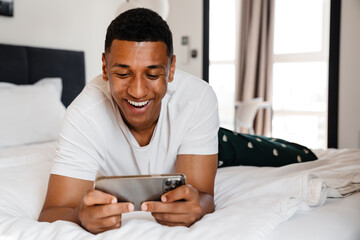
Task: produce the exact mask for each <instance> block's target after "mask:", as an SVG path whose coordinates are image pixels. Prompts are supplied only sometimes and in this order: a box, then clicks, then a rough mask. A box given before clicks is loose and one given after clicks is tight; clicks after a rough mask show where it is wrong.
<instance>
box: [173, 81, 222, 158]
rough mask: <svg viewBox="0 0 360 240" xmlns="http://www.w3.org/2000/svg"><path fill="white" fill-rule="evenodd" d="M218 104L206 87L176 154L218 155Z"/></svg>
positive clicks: (210, 90)
mask: <svg viewBox="0 0 360 240" xmlns="http://www.w3.org/2000/svg"><path fill="white" fill-rule="evenodd" d="M219 122H220V121H219V112H218V102H217V98H216V95H215V93H214V91H213V89H212V88H211V87H210V86H208V88H207V89H206V92H205V94H204V95H203V97H202V99H201V100H200V101H199V102H198V104H197V109H196V111H195V114H194V117H193V118H192V119H191V120H190V121H189V123H190V126H189V128H188V131H187V132H186V134H185V136H184V138H183V139H182V142H181V144H180V147H179V151H178V154H195V155H211V154H217V153H218V130H219V124H220V123H219Z"/></svg>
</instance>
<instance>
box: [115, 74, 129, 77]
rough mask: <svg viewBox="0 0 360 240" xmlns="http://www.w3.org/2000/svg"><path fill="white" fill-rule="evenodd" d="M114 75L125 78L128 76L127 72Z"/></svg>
mask: <svg viewBox="0 0 360 240" xmlns="http://www.w3.org/2000/svg"><path fill="white" fill-rule="evenodd" d="M116 75H117V76H118V77H120V78H127V77H129V76H130V74H128V73H117V74H116Z"/></svg>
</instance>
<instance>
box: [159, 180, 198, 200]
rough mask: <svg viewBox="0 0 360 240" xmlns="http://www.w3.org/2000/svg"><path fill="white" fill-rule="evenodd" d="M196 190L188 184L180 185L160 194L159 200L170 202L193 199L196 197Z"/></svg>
mask: <svg viewBox="0 0 360 240" xmlns="http://www.w3.org/2000/svg"><path fill="white" fill-rule="evenodd" d="M198 195H199V193H198V191H197V190H196V189H195V188H194V187H192V186H191V185H190V184H187V185H183V186H180V187H178V188H175V189H174V190H172V191H169V192H167V193H165V194H163V195H162V196H161V201H162V202H164V203H165V202H166V203H171V202H175V201H179V200H186V201H193V200H195V199H197V198H198Z"/></svg>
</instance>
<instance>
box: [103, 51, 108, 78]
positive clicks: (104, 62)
mask: <svg viewBox="0 0 360 240" xmlns="http://www.w3.org/2000/svg"><path fill="white" fill-rule="evenodd" d="M101 60H102V78H103V79H104V81H108V80H109V78H108V76H107V72H106V59H105V53H103V54H102V57H101Z"/></svg>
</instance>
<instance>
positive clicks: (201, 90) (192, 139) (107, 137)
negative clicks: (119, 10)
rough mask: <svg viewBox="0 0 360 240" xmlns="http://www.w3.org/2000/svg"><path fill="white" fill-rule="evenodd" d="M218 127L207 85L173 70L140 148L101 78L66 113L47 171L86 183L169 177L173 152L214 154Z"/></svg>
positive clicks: (213, 104)
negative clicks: (102, 178)
mask: <svg viewBox="0 0 360 240" xmlns="http://www.w3.org/2000/svg"><path fill="white" fill-rule="evenodd" d="M218 129H219V116H218V106H217V99H216V95H215V93H214V91H213V90H212V88H211V87H210V85H208V84H207V83H206V82H204V81H203V80H201V79H199V78H196V77H194V76H192V75H190V74H187V73H185V72H182V71H179V70H176V72H175V77H174V80H173V81H172V82H171V83H169V84H168V90H167V93H166V95H165V97H164V98H163V99H162V102H161V111H160V116H159V120H158V123H157V125H156V127H155V130H154V133H153V136H152V138H151V141H150V143H149V144H148V145H147V146H143V147H140V145H139V144H138V143H137V141H136V139H135V138H134V136H133V135H132V133H131V132H130V130H129V129H128V127H127V126H126V124H125V123H124V121H123V119H122V117H121V115H120V112H119V108H118V105H117V104H116V102H115V101H114V100H113V98H112V96H111V93H110V87H109V83H108V82H105V81H104V80H103V79H102V77H101V75H100V76H98V77H96V78H95V79H94V80H92V81H91V82H89V83H88V84H87V85H86V87H85V88H84V90H83V91H82V92H81V94H80V95H79V96H78V97H77V98H76V99H75V100H74V102H73V103H72V104H71V105H70V106H69V108H68V109H67V112H66V115H65V119H64V122H63V126H62V130H61V132H60V137H59V141H58V146H57V149H56V153H57V157H56V158H55V163H54V166H53V168H52V169H51V173H52V174H57V175H63V176H67V177H72V178H78V179H84V180H90V181H93V180H95V178H96V177H97V176H99V175H103V176H113V175H138V174H164V173H171V172H174V165H175V161H176V157H177V155H178V154H198V155H210V154H216V153H217V152H218V140H217V134H218Z"/></svg>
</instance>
